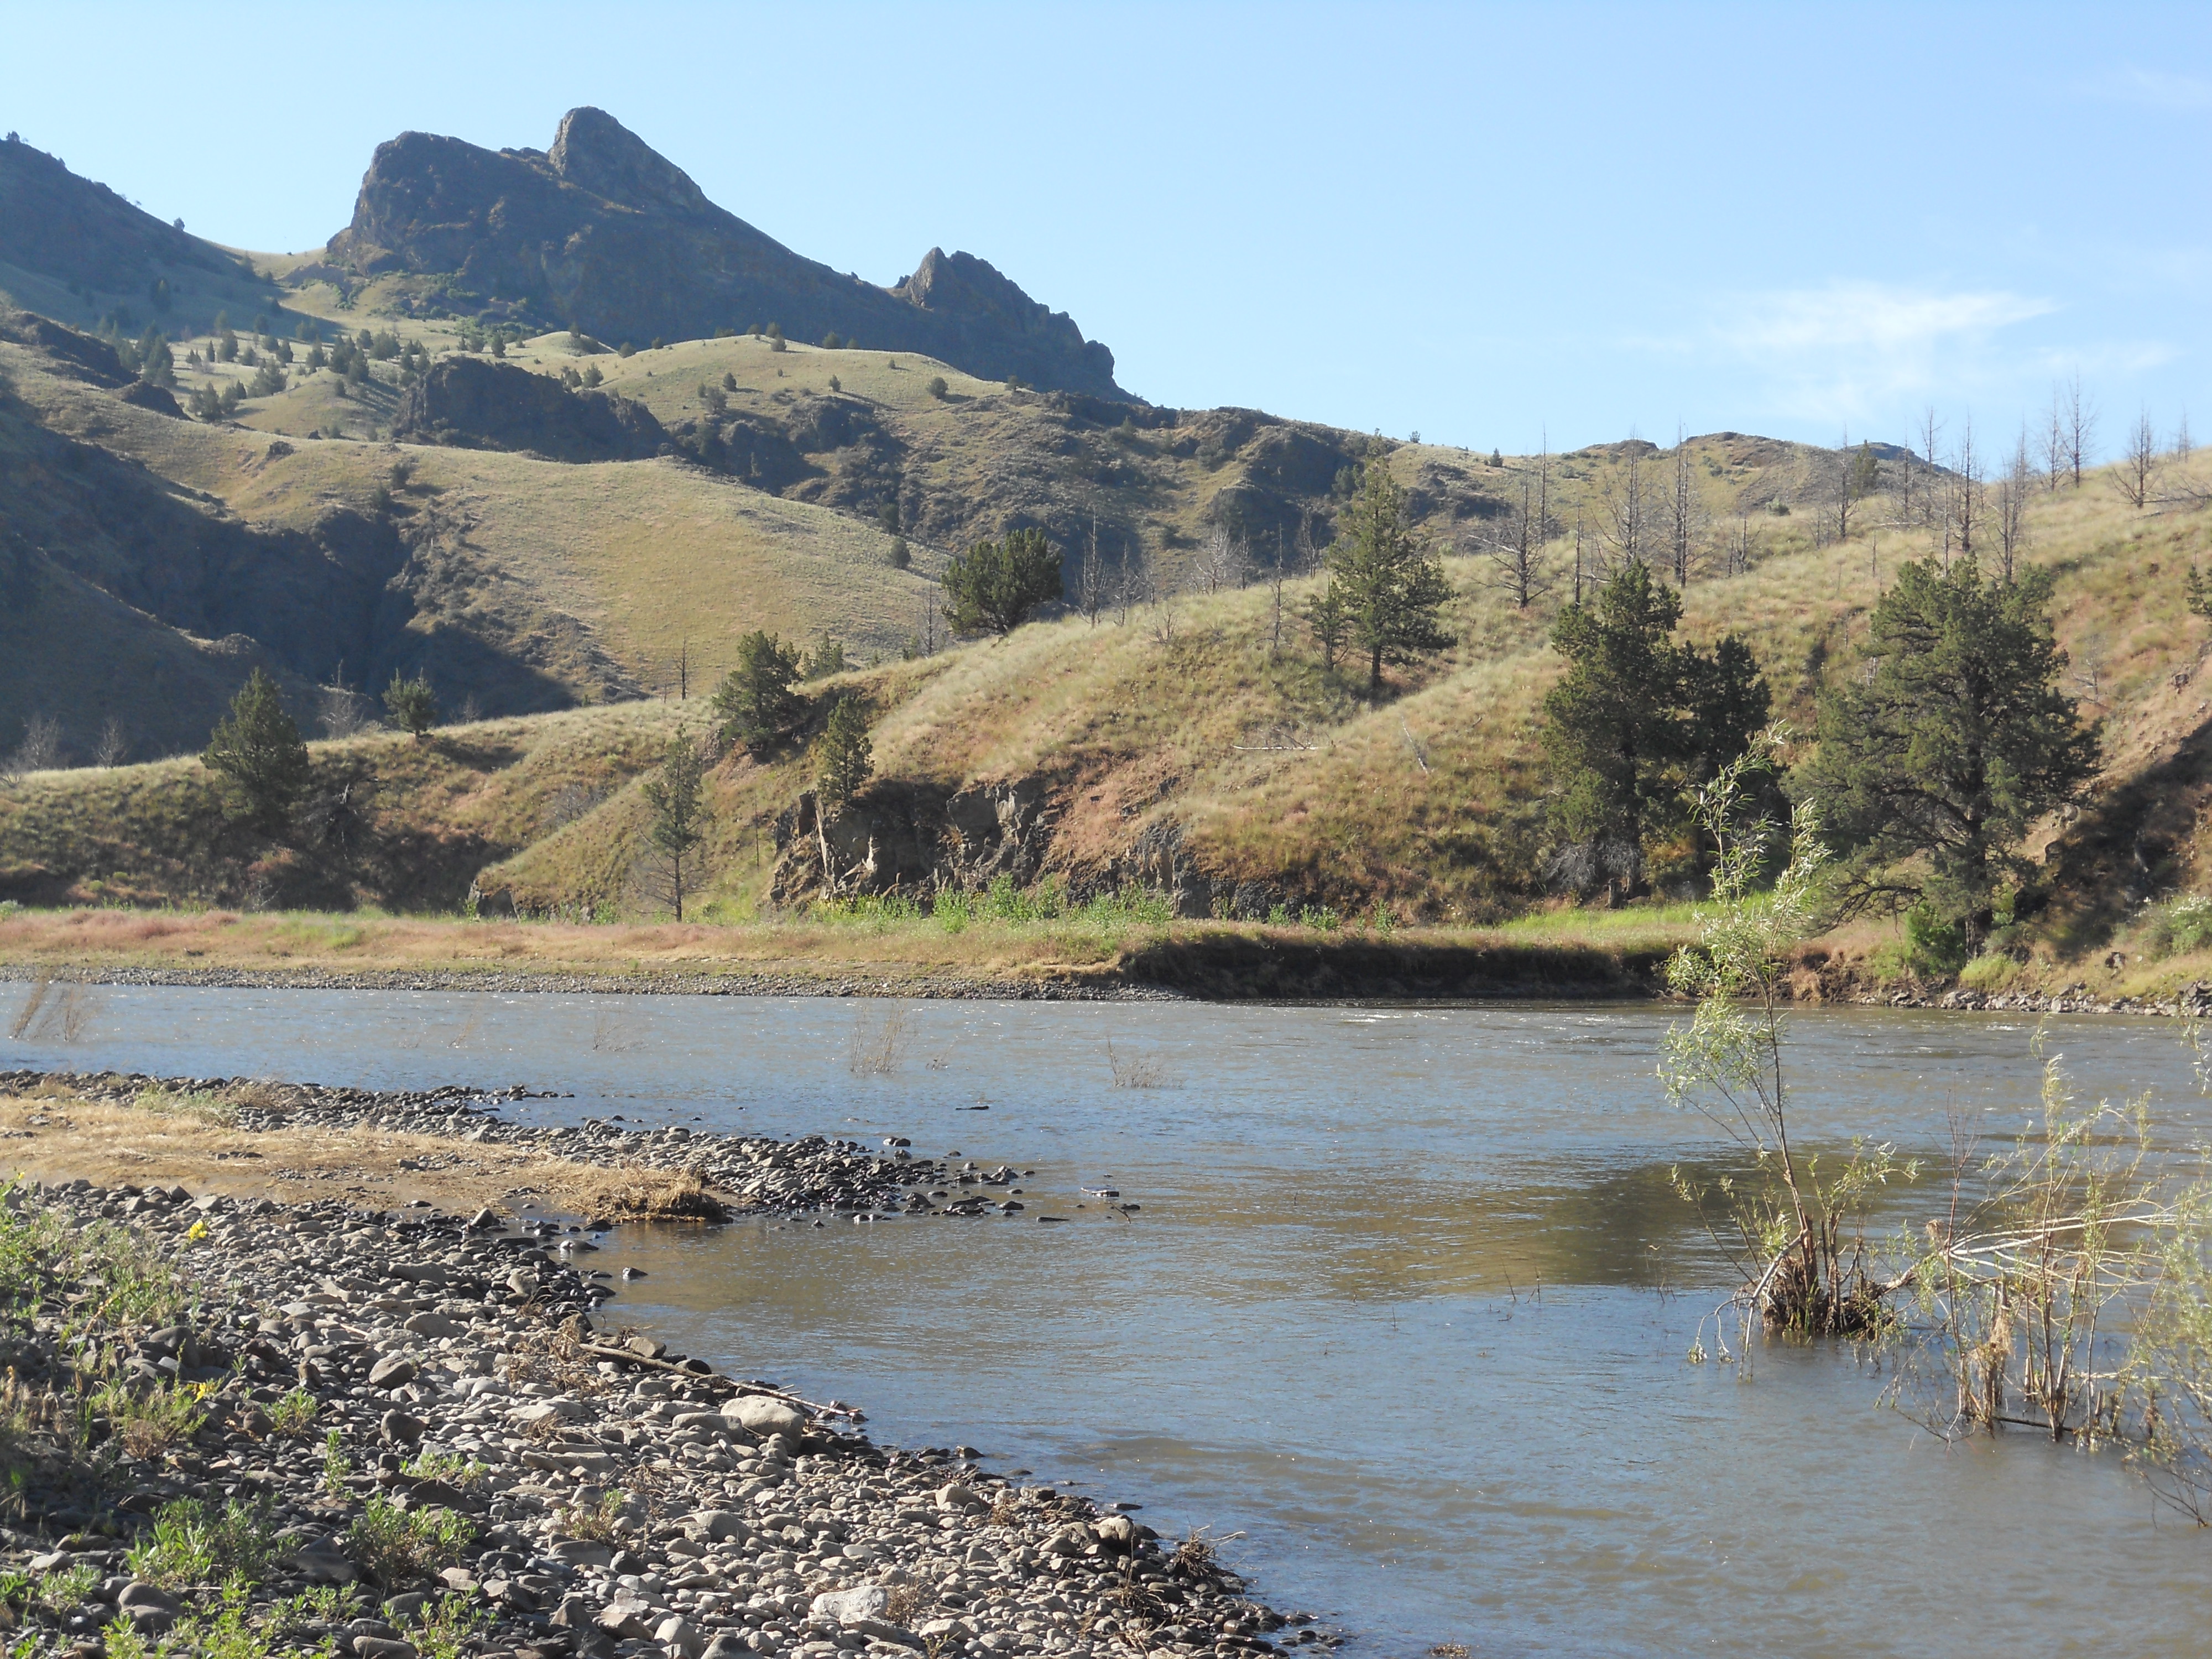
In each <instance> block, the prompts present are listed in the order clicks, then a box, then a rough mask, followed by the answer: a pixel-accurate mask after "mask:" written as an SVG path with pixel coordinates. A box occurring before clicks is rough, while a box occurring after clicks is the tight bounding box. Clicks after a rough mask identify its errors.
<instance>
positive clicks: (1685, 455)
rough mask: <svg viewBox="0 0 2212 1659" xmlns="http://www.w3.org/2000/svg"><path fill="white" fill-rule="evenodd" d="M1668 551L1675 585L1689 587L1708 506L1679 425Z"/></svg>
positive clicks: (1671, 484) (1670, 492) (1669, 497)
mask: <svg viewBox="0 0 2212 1659" xmlns="http://www.w3.org/2000/svg"><path fill="white" fill-rule="evenodd" d="M1666 495H1667V550H1668V556H1669V557H1670V559H1671V561H1672V562H1673V564H1674V585H1675V586H1677V587H1687V586H1689V585H1690V573H1691V567H1692V550H1693V549H1694V548H1695V546H1696V544H1697V540H1698V538H1699V535H1700V534H1701V533H1702V532H1703V531H1704V529H1705V502H1704V501H1703V500H1702V499H1701V498H1700V497H1699V494H1698V481H1697V475H1696V473H1695V471H1693V470H1692V458H1691V455H1690V445H1689V440H1688V439H1687V438H1686V436H1685V435H1684V434H1683V431H1682V428H1681V426H1680V423H1679V422H1678V423H1677V424H1676V425H1675V428H1674V477H1673V479H1672V480H1671V481H1670V482H1669V484H1668V489H1667V492H1666Z"/></svg>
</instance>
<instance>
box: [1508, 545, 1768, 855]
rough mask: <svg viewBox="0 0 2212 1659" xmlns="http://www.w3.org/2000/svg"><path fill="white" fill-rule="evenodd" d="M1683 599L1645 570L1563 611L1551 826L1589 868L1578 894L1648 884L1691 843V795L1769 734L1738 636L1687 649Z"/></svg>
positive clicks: (1548, 730) (1551, 735) (1550, 724)
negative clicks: (1673, 850) (1668, 849)
mask: <svg viewBox="0 0 2212 1659" xmlns="http://www.w3.org/2000/svg"><path fill="white" fill-rule="evenodd" d="M1681 617H1682V601H1681V597H1680V595H1679V594H1677V593H1676V592H1674V590H1673V589H1671V588H1669V587H1668V586H1667V585H1666V584H1665V583H1664V582H1662V581H1661V580H1659V579H1658V578H1657V577H1656V576H1654V575H1653V574H1651V571H1650V568H1649V567H1648V566H1646V565H1643V564H1639V563H1636V562H1629V563H1626V564H1624V565H1622V566H1621V567H1620V569H1619V570H1617V571H1616V572H1614V574H1613V576H1612V578H1611V579H1610V580H1607V582H1606V583H1605V585H1604V586H1601V587H1600V588H1599V589H1598V590H1597V592H1596V593H1595V594H1594V595H1593V596H1592V598H1591V599H1590V602H1589V604H1587V605H1583V604H1574V605H1568V606H1567V607H1566V608H1565V610H1563V611H1560V613H1559V617H1558V619H1557V620H1556V621H1555V622H1554V623H1553V625H1552V647H1553V649H1554V650H1555V651H1557V652H1559V654H1560V655H1562V656H1563V657H1565V659H1567V671H1566V673H1565V676H1564V677H1563V678H1561V679H1560V681H1559V684H1557V685H1555V686H1553V688H1552V690H1550V692H1549V693H1547V695H1546V696H1545V698H1544V739H1543V740H1544V747H1545V750H1546V751H1547V754H1548V755H1549V756H1550V757H1551V761H1552V765H1553V782H1554V787H1555V790H1556V793H1554V795H1553V805H1552V817H1553V826H1554V828H1555V829H1556V830H1557V831H1558V833H1559V836H1560V838H1561V840H1562V842H1564V843H1565V846H1566V847H1567V848H1569V849H1571V850H1576V851H1577V853H1578V855H1579V858H1580V860H1581V862H1582V864H1583V866H1586V868H1585V870H1584V873H1583V876H1582V877H1580V878H1577V879H1576V880H1575V881H1574V884H1575V885H1576V886H1578V887H1589V886H1595V884H1596V878H1598V877H1600V876H1602V877H1603V878H1605V879H1607V881H1608V882H1623V881H1625V882H1626V884H1628V885H1629V886H1631V887H1633V886H1634V885H1635V884H1637V883H1638V881H1639V880H1640V879H1641V875H1642V872H1643V870H1644V866H1645V860H1646V855H1647V853H1648V852H1649V851H1650V850H1651V849H1652V848H1654V846H1655V845H1656V844H1657V843H1658V842H1662V841H1666V840H1668V839H1670V838H1675V837H1679V836H1682V835H1683V834H1684V833H1685V832H1686V829H1687V827H1688V825H1689V821H1690V811H1691V792H1692V789H1693V788H1694V787H1696V786H1697V785H1699V784H1700V783H1703V782H1705V781H1709V780H1710V779H1711V777H1713V776H1714V775H1716V774H1717V773H1718V771H1719V770H1720V769H1721V768H1723V767H1724V766H1726V765H1727V764H1728V763H1730V762H1731V761H1733V760H1735V758H1736V757H1738V756H1740V755H1741V754H1742V753H1743V752H1744V751H1745V750H1746V749H1747V748H1748V747H1749V745H1750V744H1751V741H1752V739H1753V737H1754V736H1755V735H1756V734H1757V732H1759V729H1760V728H1761V727H1762V726H1765V724H1766V719H1767V712H1768V706H1769V697H1768V693H1767V688H1766V683H1765V680H1764V679H1762V678H1760V677H1759V665H1758V662H1757V660H1756V659H1754V658H1753V655H1752V653H1751V648H1750V647H1748V646H1747V645H1746V644H1745V643H1744V642H1743V641H1741V639H1738V638H1736V637H1735V636H1733V635H1730V636H1729V637H1728V638H1725V639H1723V640H1722V641H1720V642H1719V644H1718V645H1717V646H1716V647H1714V649H1713V650H1712V652H1711V653H1705V652H1702V651H1700V650H1699V649H1698V648H1697V647H1695V646H1693V645H1690V644H1688V643H1686V642H1678V641H1676V640H1675V639H1674V629H1675V626H1676V624H1678V623H1680V621H1681Z"/></svg>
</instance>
